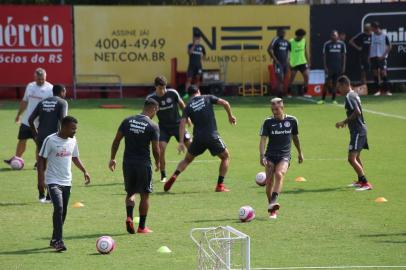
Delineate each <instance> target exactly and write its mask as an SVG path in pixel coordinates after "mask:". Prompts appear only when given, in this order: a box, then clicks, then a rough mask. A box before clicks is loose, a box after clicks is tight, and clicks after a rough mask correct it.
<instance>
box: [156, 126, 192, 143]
mask: <svg viewBox="0 0 406 270" xmlns="http://www.w3.org/2000/svg"><path fill="white" fill-rule="evenodd" d="M172 136H174V137H175V138H176V140H177V141H178V142H179V127H175V128H167V127H159V141H160V142H166V143H168V142H169V141H170V139H171V137H172ZM184 140H185V141H189V140H190V134H189V132H187V131H186V133H185V138H184Z"/></svg>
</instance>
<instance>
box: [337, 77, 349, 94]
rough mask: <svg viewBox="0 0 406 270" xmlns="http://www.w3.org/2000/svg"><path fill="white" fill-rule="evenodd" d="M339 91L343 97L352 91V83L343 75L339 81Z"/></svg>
mask: <svg viewBox="0 0 406 270" xmlns="http://www.w3.org/2000/svg"><path fill="white" fill-rule="evenodd" d="M337 90H338V91H339V92H340V93H341V94H343V95H346V94H347V93H348V92H349V91H350V90H351V81H350V79H349V78H348V77H347V76H345V75H342V76H340V77H339V78H338V79H337Z"/></svg>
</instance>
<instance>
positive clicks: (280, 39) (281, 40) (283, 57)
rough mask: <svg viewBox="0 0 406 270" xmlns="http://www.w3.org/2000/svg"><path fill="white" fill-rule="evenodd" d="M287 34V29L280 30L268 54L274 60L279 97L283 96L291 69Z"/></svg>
mask: <svg viewBox="0 0 406 270" xmlns="http://www.w3.org/2000/svg"><path fill="white" fill-rule="evenodd" d="M285 34H286V31H285V29H283V28H279V29H278V31H277V37H275V38H274V39H273V40H272V42H271V43H270V44H269V46H268V53H269V56H270V57H271V58H272V60H273V66H274V70H275V74H276V77H277V80H278V84H277V89H276V91H277V96H283V93H284V89H283V84H284V81H285V76H287V75H288V74H287V73H288V69H289V51H290V43H289V41H288V40H286V39H285Z"/></svg>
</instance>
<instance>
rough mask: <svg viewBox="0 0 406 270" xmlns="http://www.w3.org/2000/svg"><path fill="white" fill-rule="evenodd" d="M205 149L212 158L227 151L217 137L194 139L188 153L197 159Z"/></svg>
mask: <svg viewBox="0 0 406 270" xmlns="http://www.w3.org/2000/svg"><path fill="white" fill-rule="evenodd" d="M206 149H209V151H210V154H211V155H212V156H217V155H219V154H221V153H223V152H224V151H225V150H226V149H227V146H226V145H225V144H224V142H223V140H222V139H221V137H220V136H219V135H215V136H210V137H207V138H198V137H194V138H193V141H192V144H191V145H190V147H189V149H188V152H189V153H190V154H191V155H192V156H195V157H197V156H199V155H201V154H203V153H204V151H206Z"/></svg>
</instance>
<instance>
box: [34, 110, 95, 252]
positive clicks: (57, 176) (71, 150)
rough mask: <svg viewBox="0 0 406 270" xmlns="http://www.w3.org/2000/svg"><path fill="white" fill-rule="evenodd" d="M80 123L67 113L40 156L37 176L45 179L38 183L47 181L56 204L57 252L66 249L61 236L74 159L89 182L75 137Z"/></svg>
mask: <svg viewBox="0 0 406 270" xmlns="http://www.w3.org/2000/svg"><path fill="white" fill-rule="evenodd" d="M77 123H78V122H77V120H76V119H75V118H73V117H72V116H66V117H64V118H63V119H62V123H61V130H60V131H59V132H58V133H54V134H52V135H49V136H48V137H47V138H46V139H45V141H44V144H43V145H42V148H41V150H40V152H39V158H38V179H41V180H42V181H41V180H40V181H39V183H38V186H39V187H41V188H42V189H44V187H45V184H46V185H47V188H48V191H49V194H50V195H51V200H52V203H53V205H54V213H53V233H52V239H51V242H50V246H51V247H54V248H55V249H56V251H58V252H60V251H65V250H66V246H65V244H64V242H63V240H62V229H63V224H64V222H65V218H66V214H67V210H68V202H69V196H70V190H71V186H72V172H71V167H72V161H73V163H74V164H75V165H76V167H78V168H79V169H80V170H81V171H82V172H83V175H84V178H85V184H86V185H88V184H89V183H90V175H89V174H88V173H87V171H86V169H85V167H84V166H83V164H82V162H81V160H80V159H79V149H78V145H77V142H76V138H75V137H74V136H75V133H76V129H77ZM44 179H45V181H44Z"/></svg>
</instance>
